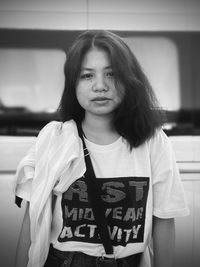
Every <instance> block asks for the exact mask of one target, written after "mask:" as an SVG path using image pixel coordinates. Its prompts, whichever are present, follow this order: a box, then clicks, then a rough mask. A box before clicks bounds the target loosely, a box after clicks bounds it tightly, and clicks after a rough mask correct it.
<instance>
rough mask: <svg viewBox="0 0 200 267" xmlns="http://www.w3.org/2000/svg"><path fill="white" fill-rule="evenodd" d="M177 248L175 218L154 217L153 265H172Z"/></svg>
mask: <svg viewBox="0 0 200 267" xmlns="http://www.w3.org/2000/svg"><path fill="white" fill-rule="evenodd" d="M174 248H175V224H174V219H173V218H171V219H160V218H158V217H154V218H153V253H154V257H153V267H172V266H173V260H174Z"/></svg>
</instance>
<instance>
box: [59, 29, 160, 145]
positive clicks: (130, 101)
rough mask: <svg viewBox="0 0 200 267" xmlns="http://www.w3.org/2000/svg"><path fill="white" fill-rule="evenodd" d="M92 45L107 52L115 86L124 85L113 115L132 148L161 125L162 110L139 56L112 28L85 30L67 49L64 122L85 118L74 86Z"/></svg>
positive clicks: (63, 102) (63, 106) (79, 121)
mask: <svg viewBox="0 0 200 267" xmlns="http://www.w3.org/2000/svg"><path fill="white" fill-rule="evenodd" d="M92 47H97V48H100V49H103V50H104V51H106V52H107V54H108V56H109V59H110V62H111V67H112V69H113V71H114V77H115V83H116V86H118V88H119V87H120V86H119V84H122V85H123V87H124V89H125V95H124V97H123V100H122V103H121V104H120V106H119V107H118V108H117V109H116V111H115V114H114V118H113V123H114V125H115V127H116V130H117V131H118V133H119V134H120V135H122V136H123V137H124V138H125V139H126V140H127V141H128V143H129V144H130V148H133V147H138V146H139V145H141V144H142V143H143V142H144V141H145V140H147V139H148V138H150V137H151V136H152V135H153V134H154V132H155V130H156V129H157V128H158V127H160V126H161V125H162V123H163V111H162V110H161V109H160V107H159V106H158V102H157V99H156V97H155V94H154V92H153V90H152V88H151V85H150V83H149V81H148V79H147V77H146V76H145V74H144V72H143V71H142V68H141V66H140V64H139V62H138V61H137V59H136V57H135V56H134V54H133V53H132V51H131V50H130V48H129V47H128V46H127V45H126V43H125V42H124V41H123V40H122V39H121V38H120V37H119V36H118V35H116V34H114V33H112V32H109V31H104V30H90V31H86V32H84V33H82V34H81V35H79V37H78V38H77V39H76V40H75V42H74V44H73V45H72V47H71V49H70V50H69V53H67V60H66V63H65V69H64V71H65V87H64V91H63V95H62V98H61V102H60V106H59V114H60V118H61V120H62V121H63V122H64V121H68V120H71V119H73V120H74V121H75V122H76V123H79V124H80V123H81V122H82V120H83V118H84V114H85V112H84V109H83V108H82V107H81V106H80V105H79V103H78V101H77V98H76V92H75V91H76V90H75V88H76V83H77V80H78V78H79V75H80V71H81V64H82V60H83V58H84V56H85V54H86V53H87V52H88V50H89V49H91V48H92ZM119 90H120V89H119Z"/></svg>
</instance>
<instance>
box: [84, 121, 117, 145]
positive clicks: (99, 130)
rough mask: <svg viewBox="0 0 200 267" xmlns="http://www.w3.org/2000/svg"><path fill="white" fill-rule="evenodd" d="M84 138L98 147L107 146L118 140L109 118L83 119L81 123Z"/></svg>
mask: <svg viewBox="0 0 200 267" xmlns="http://www.w3.org/2000/svg"><path fill="white" fill-rule="evenodd" d="M82 128H83V132H84V134H85V136H86V138H87V139H88V140H89V141H91V142H93V143H96V144H99V145H108V144H111V143H113V142H114V141H116V140H117V139H118V138H119V134H118V132H117V131H116V129H115V127H114V125H113V124H112V121H111V119H110V118H102V117H100V116H99V117H98V116H97V117H92V118H87V117H86V118H85V119H84V120H83V123H82Z"/></svg>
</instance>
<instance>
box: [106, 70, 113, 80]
mask: <svg viewBox="0 0 200 267" xmlns="http://www.w3.org/2000/svg"><path fill="white" fill-rule="evenodd" d="M106 77H108V78H113V77H114V73H113V71H109V72H107V73H106Z"/></svg>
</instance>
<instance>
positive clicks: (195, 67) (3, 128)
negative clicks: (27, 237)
mask: <svg viewBox="0 0 200 267" xmlns="http://www.w3.org/2000/svg"><path fill="white" fill-rule="evenodd" d="M86 29H107V30H111V31H113V32H115V33H117V34H119V35H120V36H121V37H122V38H124V40H125V42H127V44H128V45H129V46H130V48H131V49H132V51H133V52H134V54H135V55H136V57H137V58H138V60H139V62H140V63H141V65H142V67H143V69H144V71H145V73H146V74H147V77H148V78H149V80H150V82H151V84H152V87H153V88H154V90H155V93H156V95H157V97H158V100H159V102H160V104H161V106H162V107H163V108H164V109H165V110H166V115H167V121H166V124H165V125H164V127H163V129H164V130H165V132H166V133H167V135H168V136H169V137H170V139H171V141H172V144H173V146H174V150H175V154H176V158H177V163H178V166H179V170H180V173H181V179H182V181H183V184H184V187H185V190H186V194H187V198H188V201H189V204H190V209H191V214H190V216H188V217H187V218H183V219H177V220H176V230H177V237H176V258H175V264H174V266H181V267H197V266H200V253H199V251H198V249H199V247H200V229H199V222H200V1H198V0H174V1H172V0H168V1H164V0H142V1H136V0H99V1H98V0H57V1H53V0H40V1H39V0H35V1H30V0H29V1H25V0H5V1H4V0H0V266H5V267H13V266H14V255H15V250H16V244H17V239H18V235H19V231H20V225H21V221H22V218H23V212H24V206H23V207H22V209H18V208H17V207H16V206H15V205H14V196H13V193H12V186H13V182H14V174H15V171H16V167H17V164H18V163H19V161H20V159H21V158H22V157H23V156H24V155H25V153H26V152H27V150H28V149H29V147H30V146H31V144H33V143H34V141H35V137H36V136H37V134H38V132H39V130H40V129H41V128H42V127H43V126H44V125H45V124H46V123H48V122H49V121H51V120H57V119H58V116H57V113H56V110H57V107H58V105H59V101H60V98H61V95H62V91H63V86H64V73H63V67H64V63H65V61H66V59H67V54H66V51H67V50H68V48H69V47H70V45H71V44H72V42H73V40H74V38H75V37H76V36H77V35H78V34H79V33H80V32H82V31H84V30H86ZM8 251H9V253H8Z"/></svg>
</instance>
